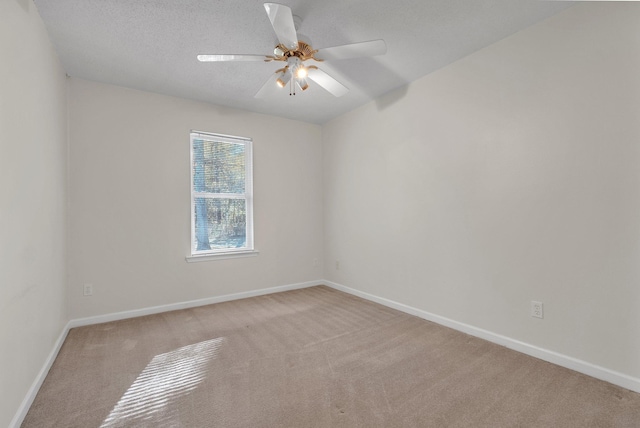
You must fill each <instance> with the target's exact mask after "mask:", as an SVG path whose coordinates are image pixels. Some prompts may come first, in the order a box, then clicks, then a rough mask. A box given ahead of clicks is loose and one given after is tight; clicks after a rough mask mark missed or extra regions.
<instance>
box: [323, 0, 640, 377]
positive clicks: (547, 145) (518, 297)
mask: <svg viewBox="0 0 640 428" xmlns="http://www.w3.org/2000/svg"><path fill="white" fill-rule="evenodd" d="M639 23H640V5H639V4H637V3H621V2H602V3H587V4H582V5H578V6H575V7H573V8H571V9H569V10H567V11H565V12H563V13H561V14H559V15H556V16H555V17H552V18H551V19H549V20H547V21H545V22H543V23H540V24H538V25H536V26H534V27H531V28H529V29H527V30H525V31H522V32H520V33H518V34H515V35H513V36H511V37H509V38H507V39H505V40H503V41H501V42H499V43H497V44H495V45H492V46H490V47H488V48H486V49H484V50H481V51H479V52H477V53H475V54H473V55H470V56H469V57H466V58H464V59H462V60H460V61H458V62H456V63H454V64H452V65H450V66H448V67H446V68H444V69H441V70H439V71H438V72H435V73H433V74H431V75H429V76H426V77H424V78H422V79H420V80H418V81H416V82H414V83H413V84H411V85H410V86H409V87H408V88H404V89H403V90H401V91H398V92H396V93H392V94H389V95H388V96H386V97H384V98H382V99H380V100H378V101H376V102H374V103H370V104H368V105H366V106H364V107H362V108H359V109H357V110H355V111H353V112H351V113H349V114H346V115H344V116H341V117H339V118H337V119H335V120H333V121H332V122H330V123H328V124H326V125H325V126H324V127H323V154H324V165H323V169H324V195H325V196H324V210H325V217H324V220H325V224H324V227H325V238H324V239H325V241H324V242H325V244H324V245H325V261H326V262H325V277H326V278H327V279H329V280H331V281H334V282H337V283H340V284H343V285H345V286H348V287H352V288H355V289H357V290H360V291H364V292H368V293H371V294H374V295H377V296H381V297H384V298H387V299H391V300H395V301H397V302H400V303H404V304H408V305H410V306H413V307H416V308H418V309H421V310H425V311H428V312H431V313H433V314H437V315H440V316H444V317H447V318H450V319H453V320H456V321H459V322H462V323H466V324H470V325H473V326H476V327H479V328H482V329H486V330H489V331H492V332H494V333H498V334H502V335H505V336H508V337H511V338H513V339H517V340H520V341H523V342H526V343H529V344H533V345H536V346H539V347H542V348H545V349H548V350H552V351H556V352H559V353H562V354H565V355H567V356H571V357H574V358H578V359H581V360H584V361H587V362H590V363H592V364H596V365H599V366H602V367H605V368H609V369H611V370H615V371H619V372H622V373H624V374H627V375H630V376H634V377H636V378H638V377H640V315H639V314H640V286H639V284H640V269H638V266H639V262H640V239H639V238H640V167H639V165H640V163H639V161H640V26H639V25H638V24H639ZM336 260H339V261H340V263H341V268H340V270H336V269H335V261H336ZM531 300H540V301H542V302H544V304H545V311H546V312H545V319H544V320H539V319H535V318H532V317H530V315H529V304H530V301H531Z"/></svg>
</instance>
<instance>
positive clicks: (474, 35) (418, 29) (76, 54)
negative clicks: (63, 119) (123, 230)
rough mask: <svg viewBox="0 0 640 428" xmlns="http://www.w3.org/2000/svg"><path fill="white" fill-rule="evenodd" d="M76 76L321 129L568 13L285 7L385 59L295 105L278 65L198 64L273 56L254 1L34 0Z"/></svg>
mask: <svg viewBox="0 0 640 428" xmlns="http://www.w3.org/2000/svg"><path fill="white" fill-rule="evenodd" d="M34 1H35V4H36V6H37V7H38V10H39V12H40V15H41V16H42V19H43V20H44V22H45V24H46V26H47V28H48V31H49V33H50V36H51V39H52V42H53V44H54V46H55V47H56V50H57V51H58V54H59V56H60V58H61V61H62V64H63V66H64V68H65V70H66V71H67V74H69V75H70V76H72V77H78V78H82V79H87V80H93V81H98V82H104V83H109V84H114V85H119V86H125V87H129V88H135V89H140V90H144V91H150V92H156V93H161V94H167V95H173V96H178V97H183V98H190V99H194V100H200V101H206V102H210V103H213V104H217V105H223V106H228V107H233V108H240V109H245V110H251V111H255V112H260V113H267V114H273V115H277V116H282V117H287V118H291V119H297V120H303V121H306V122H313V123H320V124H321V123H324V122H326V121H328V120H330V119H332V118H334V117H336V116H338V115H340V114H342V113H345V112H347V111H349V110H353V109H354V108H356V107H358V106H360V105H362V104H364V103H366V102H367V101H370V100H372V99H374V98H376V97H378V96H380V95H382V94H384V93H386V92H389V91H391V90H393V89H396V88H398V87H400V86H403V85H406V84H407V83H409V82H411V81H413V80H416V79H418V78H420V77H422V76H424V75H426V74H429V73H431V72H432V71H434V70H437V69H439V68H441V67H443V66H445V65H447V64H450V63H451V62H453V61H456V60H458V59H460V58H462V57H464V56H466V55H468V54H470V53H472V52H474V51H476V50H478V49H481V48H483V47H485V46H488V45H490V44H491V43H494V42H496V41H498V40H500V39H502V38H504V37H506V36H508V35H510V34H513V33H515V32H517V31H519V30H521V29H523V28H526V27H528V26H530V25H532V24H534V23H536V22H539V21H541V20H543V19H545V18H547V17H549V16H551V15H553V14H555V13H557V12H559V11H560V10H563V9H565V8H567V7H569V5H570V3H569V2H566V3H565V2H557V1H552V2H544V1H536V0H393V1H390V0H366V1H365V0H352V1H345V0H323V1H318V0H316V1H312V0H282V1H281V3H283V4H286V5H287V6H290V7H291V8H292V10H293V13H294V14H295V15H298V16H300V17H301V18H302V24H301V25H300V28H299V33H302V34H304V35H305V36H306V38H307V39H309V40H310V41H311V42H312V46H313V47H314V48H315V49H318V48H323V47H330V46H336V45H342V44H347V43H355V42H360V41H366V40H373V39H379V38H382V39H384V40H385V41H386V44H387V53H386V54H385V55H383V56H377V57H372V58H358V59H348V60H339V61H332V62H325V63H321V64H318V65H319V66H320V68H322V69H323V70H324V71H326V72H328V73H329V74H331V75H332V76H333V77H335V78H336V79H338V80H339V81H340V82H341V83H343V84H344V85H346V86H347V87H348V88H349V89H350V91H349V93H348V94H347V95H345V96H343V97H340V98H335V97H333V96H332V95H330V94H328V93H327V92H325V91H324V90H323V89H322V88H320V87H318V86H317V85H314V84H313V82H311V84H310V88H309V89H308V90H307V91H305V92H304V93H299V94H298V95H296V96H295V97H292V96H289V91H288V90H286V89H285V90H280V91H278V90H277V88H275V87H274V91H272V92H271V93H270V94H268V95H267V96H266V97H265V98H262V99H256V98H254V95H255V93H256V92H257V91H258V90H259V89H260V88H261V87H262V85H263V84H264V82H265V81H266V80H267V79H268V78H269V77H270V76H271V74H272V73H273V72H274V71H275V70H276V69H278V68H280V67H281V64H282V63H263V62H238V63H200V62H198V61H197V60H196V55H197V54H233V53H239V54H260V55H267V54H272V52H273V48H274V46H275V45H276V44H277V40H276V36H275V34H274V32H273V29H272V27H271V24H270V22H269V19H268V17H267V15H266V12H265V9H264V7H263V1H258V0H135V1H131V0H34Z"/></svg>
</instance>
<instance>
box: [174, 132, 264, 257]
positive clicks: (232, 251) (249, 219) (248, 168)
mask: <svg viewBox="0 0 640 428" xmlns="http://www.w3.org/2000/svg"><path fill="white" fill-rule="evenodd" d="M194 140H205V141H220V142H225V143H231V144H242V145H243V146H244V156H245V186H244V194H240V193H237V194H235V193H231V194H230V193H210V192H196V191H195V189H194V183H193V166H194V165H193V142H194ZM189 151H190V156H189V159H190V167H189V172H190V174H189V176H190V177H191V178H190V180H189V181H190V184H191V189H190V193H191V204H190V209H191V235H190V238H189V254H190V256H187V257H186V260H187V261H188V262H199V261H205V260H221V259H228V258H235V257H248V256H255V255H258V251H256V250H255V248H254V242H253V140H252V139H251V138H245V137H236V136H232V135H224V134H213V133H208V132H200V131H194V130H192V131H191V132H190V135H189ZM196 198H211V199H215V198H224V199H244V200H245V201H246V242H245V246H244V247H242V248H218V249H211V250H200V251H198V250H195V249H194V240H195V239H196V237H195V233H196V219H195V200H196Z"/></svg>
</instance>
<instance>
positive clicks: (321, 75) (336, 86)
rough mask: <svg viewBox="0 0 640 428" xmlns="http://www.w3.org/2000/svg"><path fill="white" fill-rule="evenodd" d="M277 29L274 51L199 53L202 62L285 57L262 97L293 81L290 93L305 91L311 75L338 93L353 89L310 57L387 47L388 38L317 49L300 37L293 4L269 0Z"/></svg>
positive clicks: (318, 59)
mask: <svg viewBox="0 0 640 428" xmlns="http://www.w3.org/2000/svg"><path fill="white" fill-rule="evenodd" d="M264 8H265V9H266V11H267V15H268V16H269V20H270V21H271V25H272V26H273V30H274V31H275V33H276V36H277V38H278V42H279V44H278V45H277V46H276V47H275V49H274V50H273V55H243V54H240V55H235V54H234V55H198V61H201V62H219V61H266V62H270V61H282V62H284V63H285V65H284V67H282V68H280V69H278V70H276V72H275V73H274V74H273V75H272V76H271V78H270V79H269V80H267V82H266V83H265V84H264V86H262V88H261V89H260V90H259V91H258V93H256V95H255V96H256V97H257V98H260V97H262V96H264V95H265V93H266V92H267V89H268V88H270V87H271V86H272V85H277V86H279V87H281V88H284V87H286V86H287V85H289V88H290V90H289V95H295V91H296V88H298V89H300V90H301V91H305V90H306V89H307V88H308V87H309V83H308V81H307V79H310V80H312V81H314V82H315V83H316V84H318V85H319V86H321V87H322V88H324V89H325V90H327V91H328V92H329V93H331V94H333V95H334V96H336V97H341V96H342V95H344V94H346V93H347V92H349V89H348V88H347V87H346V86H344V85H343V84H342V83H340V82H338V81H337V80H336V79H334V78H333V77H331V76H329V75H328V74H327V73H325V72H324V71H322V70H321V69H319V68H318V67H317V66H315V65H308V64H306V63H305V62H307V61H316V62H322V61H325V60H336V59H349V58H359V57H364V56H374V55H382V54H384V53H386V51H387V45H386V44H385V42H384V40H381V39H379V40H371V41H368V42H360V43H351V44H347V45H340V46H334V47H330V48H323V49H317V50H316V49H314V48H313V47H311V44H310V42H306V41H303V40H300V39H299V37H298V34H297V33H296V30H297V25H296V24H299V23H300V18H299V17H297V16H294V15H293V13H292V12H291V8H289V7H288V6H285V5H282V4H278V3H265V4H264Z"/></svg>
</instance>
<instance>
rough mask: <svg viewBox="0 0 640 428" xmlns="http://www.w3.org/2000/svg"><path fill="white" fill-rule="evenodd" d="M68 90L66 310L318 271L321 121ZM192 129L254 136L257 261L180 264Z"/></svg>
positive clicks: (91, 89)
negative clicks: (86, 287)
mask: <svg viewBox="0 0 640 428" xmlns="http://www.w3.org/2000/svg"><path fill="white" fill-rule="evenodd" d="M69 97H70V101H69V102H70V108H69V114H70V161H69V162H70V167H69V174H70V187H69V227H70V235H69V272H70V275H69V299H68V301H69V309H70V312H69V315H70V317H71V318H80V317H86V316H93V315H99V314H108V313H113V312H118V311H125V310H132V309H139V308H145V307H151V306H156V305H164V304H171V303H177V302H183V301H189V300H194V299H201V298H207V297H213V296H221V295H225V294H230V293H239V292H243V291H250V290H256V289H260V288H268V287H274V286H281V285H288V284H294V283H300V282H305V281H312V280H317V279H320V278H322V265H321V264H319V265H318V266H314V265H313V260H314V259H315V258H317V259H318V260H319V261H320V262H322V233H323V231H322V171H321V164H322V152H321V129H320V127H319V126H317V125H310V124H306V123H302V122H296V121H291V120H285V119H280V118H276V117H270V116H265V115H260V114H254V113H248V112H244V111H239V110H232V109H228V108H223V107H216V106H212V105H209V104H203V103H198V102H193V101H187V100H183V99H178V98H171V97H167V96H162V95H157V94H151V93H145V92H140V91H135V90H130V89H124V88H120V87H115V86H108V85H102V84H97V83H92V82H88V81H83V80H78V79H71V83H70V92H69ZM192 129H194V130H198V131H205V132H214V133H222V134H230V135H238V136H243V137H250V138H252V139H253V141H254V146H253V156H254V219H255V221H254V223H255V224H254V229H255V246H256V249H257V250H258V251H260V254H259V255H258V256H257V257H250V258H241V259H232V260H218V261H210V262H199V263H187V262H186V261H185V256H187V255H188V254H189V233H190V193H189V186H190V181H189V171H190V169H189V131H190V130H192ZM84 283H91V284H93V287H94V295H93V296H91V297H84V296H83V295H82V285H83V284H84Z"/></svg>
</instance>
